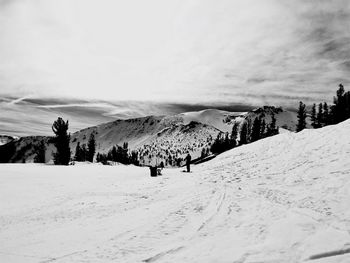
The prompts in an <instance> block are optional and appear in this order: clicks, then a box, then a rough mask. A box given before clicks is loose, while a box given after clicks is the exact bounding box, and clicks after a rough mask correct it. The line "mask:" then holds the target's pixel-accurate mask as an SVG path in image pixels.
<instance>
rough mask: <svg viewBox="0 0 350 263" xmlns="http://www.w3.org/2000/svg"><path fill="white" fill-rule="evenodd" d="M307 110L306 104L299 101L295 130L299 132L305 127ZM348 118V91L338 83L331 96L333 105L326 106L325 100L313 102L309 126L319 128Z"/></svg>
mask: <svg viewBox="0 0 350 263" xmlns="http://www.w3.org/2000/svg"><path fill="white" fill-rule="evenodd" d="M307 115H308V112H307V110H306V105H305V104H304V103H303V102H302V101H300V102H299V108H298V115H297V117H298V123H297V127H296V131H297V132H300V131H302V130H303V129H305V128H306V118H307ZM349 118H350V91H347V92H345V90H344V86H343V85H342V84H340V85H339V89H338V90H337V92H336V96H334V97H333V105H331V106H328V104H327V103H326V102H323V103H319V104H318V105H316V104H315V103H314V104H313V105H312V108H311V112H310V119H311V126H312V127H313V128H315V129H316V128H321V127H324V126H327V125H330V124H337V123H339V122H342V121H345V120H347V119H349Z"/></svg>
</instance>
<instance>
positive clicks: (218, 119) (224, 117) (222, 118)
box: [178, 109, 243, 132]
mask: <svg viewBox="0 0 350 263" xmlns="http://www.w3.org/2000/svg"><path fill="white" fill-rule="evenodd" d="M241 114H243V113H242V112H228V111H223V110H216V109H208V110H202V111H192V112H186V113H181V114H179V115H178V116H179V117H180V118H182V120H183V123H184V124H188V123H190V122H191V121H195V122H200V123H204V124H207V125H210V126H213V127H215V128H216V129H218V130H220V131H223V132H231V130H232V123H231V120H232V119H234V118H235V117H237V116H239V115H241Z"/></svg>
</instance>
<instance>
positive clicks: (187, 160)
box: [185, 152, 191, 173]
mask: <svg viewBox="0 0 350 263" xmlns="http://www.w3.org/2000/svg"><path fill="white" fill-rule="evenodd" d="M185 160H186V168H187V172H188V173H189V172H190V165H191V155H190V153H189V152H187V156H186V158H185Z"/></svg>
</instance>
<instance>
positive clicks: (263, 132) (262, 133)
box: [260, 119, 266, 138]
mask: <svg viewBox="0 0 350 263" xmlns="http://www.w3.org/2000/svg"><path fill="white" fill-rule="evenodd" d="M265 136H266V121H265V119H263V120H262V122H261V129H260V138H265Z"/></svg>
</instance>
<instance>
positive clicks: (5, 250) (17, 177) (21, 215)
mask: <svg viewBox="0 0 350 263" xmlns="http://www.w3.org/2000/svg"><path fill="white" fill-rule="evenodd" d="M349 130H350V121H349V120H348V121H346V122H343V123H340V124H338V125H335V126H328V127H325V128H322V129H317V130H305V131H303V132H300V133H297V134H294V133H284V134H280V135H277V136H274V137H270V138H266V139H263V140H261V141H258V142H255V143H252V144H249V145H245V146H241V147H238V148H235V149H233V150H231V151H228V152H226V153H223V154H221V155H219V156H218V157H217V158H215V159H214V160H212V161H209V162H207V163H204V164H201V165H198V166H193V167H192V170H193V172H192V173H190V174H186V173H182V172H181V169H165V170H164V171H163V176H162V177H157V178H151V177H150V176H149V171H148V169H147V168H140V167H133V166H128V167H126V166H123V165H120V166H115V167H110V166H102V165H97V164H94V165H79V166H70V167H56V166H50V165H30V164H26V165H9V164H5V165H1V166H0V174H1V177H0V178H1V182H2V185H3V189H2V191H1V192H0V199H1V200H5V202H3V204H2V206H1V215H2V216H1V217H0V243H1V244H2V245H1V251H0V252H1V253H0V260H1V261H2V262H23V261H25V262H39V261H40V262H45V261H56V262H80V261H85V262H242V263H252V262H264V263H276V262H278V263H290V262H310V263H311V262H312V263H324V262H328V263H347V262H349V260H350V254H349V251H350V250H349V245H350V242H349V240H350V234H349V229H350V220H349V218H350V203H349V200H350V191H349V189H350V177H349V175H350V159H349V155H350V137H349V136H348V133H349ZM14 189H16V191H14ZM20 189H23V191H21V190H20ZM7 200H11V202H6V201H7Z"/></svg>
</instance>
